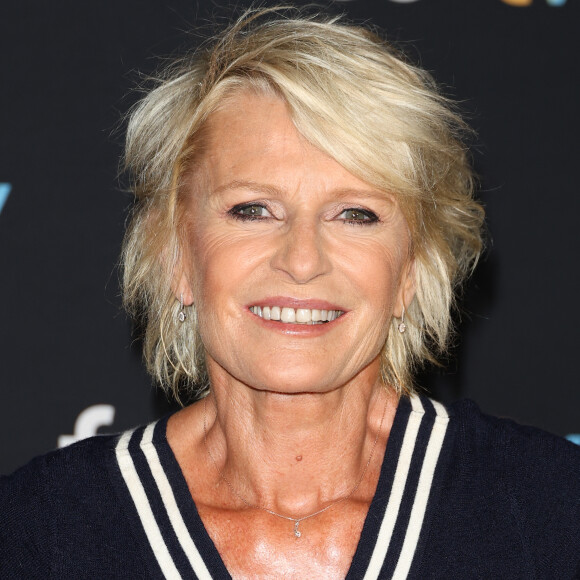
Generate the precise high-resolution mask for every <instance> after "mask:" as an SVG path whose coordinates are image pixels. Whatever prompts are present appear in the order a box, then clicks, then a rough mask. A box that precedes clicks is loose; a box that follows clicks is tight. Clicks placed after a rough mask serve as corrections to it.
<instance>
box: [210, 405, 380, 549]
mask: <svg viewBox="0 0 580 580" xmlns="http://www.w3.org/2000/svg"><path fill="white" fill-rule="evenodd" d="M387 402H388V399H387V400H386V401H385V407H384V409H383V415H382V417H381V423H380V425H379V430H378V431H377V435H376V437H375V441H374V443H373V446H372V449H371V454H370V455H369V460H368V461H367V463H366V465H365V466H364V469H363V470H362V473H361V474H360V477H359V478H358V481H357V482H356V485H355V486H354V487H353V488H352V489H351V491H350V493H349V494H348V495H345V496H344V497H341V498H340V499H337V500H336V501H333V502H332V503H330V504H328V505H327V506H326V507H324V508H322V509H320V510H318V511H316V512H314V513H312V514H308V515H307V516H302V517H301V518H293V517H290V516H285V515H283V514H279V513H277V512H275V511H273V510H271V509H268V508H265V507H262V506H260V505H255V504H252V503H250V502H249V501H248V500H246V498H245V497H242V496H241V495H240V494H239V493H238V492H237V491H236V490H235V489H234V486H233V485H232V483H231V482H230V480H229V479H228V478H227V477H226V476H225V475H224V474H223V472H222V470H221V469H220V468H219V467H218V464H217V462H216V460H215V459H214V456H213V455H212V453H211V451H210V449H209V445H208V444H207V423H206V416H207V397H206V398H205V399H204V404H203V442H204V444H205V448H206V449H207V454H208V455H209V458H210V459H211V462H212V463H213V465H214V467H215V469H216V471H217V472H218V474H219V476H220V479H223V480H224V481H225V482H226V484H227V486H228V487H229V488H230V491H231V492H232V494H233V495H235V496H236V497H237V498H238V499H239V500H240V501H241V502H242V503H243V504H245V505H246V506H247V507H249V508H251V509H259V510H262V511H264V512H266V513H269V514H271V515H273V516H276V517H279V518H282V519H284V520H288V521H291V522H294V535H295V536H296V537H297V538H299V537H300V536H301V535H302V532H301V531H300V530H299V529H298V526H299V525H300V522H303V521H304V520H308V519H310V518H313V517H314V516H317V515H319V514H321V513H323V512H325V511H327V510H329V509H330V508H332V507H335V506H337V505H338V504H339V503H342V502H343V501H346V500H347V499H349V498H350V497H351V496H352V495H353V494H354V493H355V492H356V490H357V489H358V488H359V486H360V484H361V483H362V480H363V479H364V476H365V474H366V472H367V469H368V467H369V465H370V464H371V461H372V459H373V455H374V453H375V447H376V446H377V441H378V440H379V436H380V434H381V431H382V430H383V421H384V420H385V414H386V412H387Z"/></svg>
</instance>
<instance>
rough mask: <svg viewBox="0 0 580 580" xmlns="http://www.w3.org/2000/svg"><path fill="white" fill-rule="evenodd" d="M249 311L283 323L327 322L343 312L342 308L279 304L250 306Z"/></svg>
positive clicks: (265, 318)
mask: <svg viewBox="0 0 580 580" xmlns="http://www.w3.org/2000/svg"><path fill="white" fill-rule="evenodd" d="M250 312H251V313H252V314H255V315H256V316H258V317H260V318H263V319H264V320H275V321H276V322H282V323H284V324H306V325H313V324H327V323H328V322H332V321H333V320H336V319H337V318H339V317H340V316H342V315H343V314H344V311H343V310H319V309H317V308H312V309H310V308H289V307H286V306H285V307H280V306H250Z"/></svg>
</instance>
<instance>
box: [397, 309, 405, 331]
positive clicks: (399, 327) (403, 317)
mask: <svg viewBox="0 0 580 580" xmlns="http://www.w3.org/2000/svg"><path fill="white" fill-rule="evenodd" d="M397 328H398V329H399V332H400V333H401V334H403V332H405V330H407V325H406V324H405V305H404V304H403V312H402V313H401V322H399V326H398V327H397Z"/></svg>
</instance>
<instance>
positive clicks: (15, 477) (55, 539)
mask: <svg viewBox="0 0 580 580" xmlns="http://www.w3.org/2000/svg"><path fill="white" fill-rule="evenodd" d="M117 439H118V437H116V436H97V437H92V438H90V439H86V440H83V441H80V442H78V443H75V444H73V445H70V446H69V447H65V448H63V449H59V450H57V451H53V452H50V453H48V454H46V455H43V456H40V457H37V458H35V459H33V460H32V461H30V462H29V463H28V464H27V465H25V466H23V467H21V468H20V469H18V470H17V471H16V472H14V473H13V474H12V475H10V476H3V477H0V514H1V516H0V520H1V525H0V577H2V578H23V577H26V578H37V577H38V578H50V577H56V576H58V574H56V572H55V571H54V569H53V566H55V565H56V563H57V562H58V561H59V557H58V556H57V555H58V554H59V553H60V554H61V555H63V554H64V553H66V552H68V554H69V555H74V554H80V553H83V552H84V553H88V552H89V551H90V542H91V538H90V535H91V533H96V532H95V531H96V530H101V529H103V528H110V527H111V526H112V524H113V523H115V522H117V521H118V518H119V515H120V514H118V513H116V511H117V510H118V508H116V507H115V506H116V505H117V504H118V502H116V501H115V490H114V484H113V478H112V477H111V472H112V470H113V469H114V462H115V444H116V442H117ZM110 524H111V525H110ZM104 533H105V534H106V533H107V532H104ZM93 540H94V536H93ZM61 559H62V558H61ZM79 577H81V576H79Z"/></svg>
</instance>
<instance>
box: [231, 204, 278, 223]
mask: <svg viewBox="0 0 580 580" xmlns="http://www.w3.org/2000/svg"><path fill="white" fill-rule="evenodd" d="M228 213H229V214H230V215H231V216H232V217H234V218H236V219H239V220H259V219H264V218H269V217H272V214H271V213H270V212H269V211H268V210H267V209H266V208H265V207H264V206H263V205H260V204H258V203H240V204H238V205H235V206H234V207H232V209H230V210H229V211H228Z"/></svg>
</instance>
